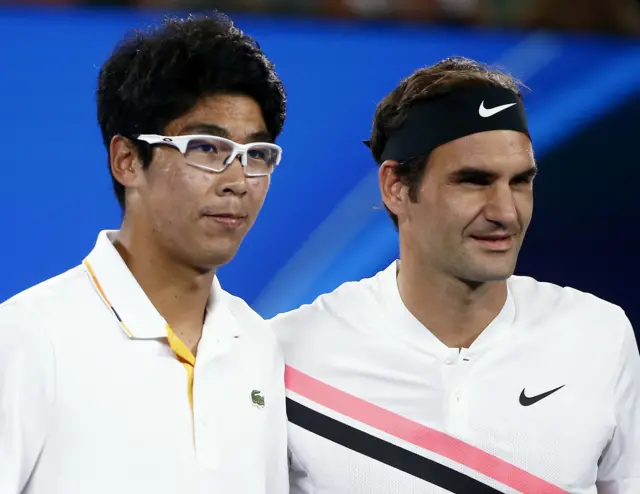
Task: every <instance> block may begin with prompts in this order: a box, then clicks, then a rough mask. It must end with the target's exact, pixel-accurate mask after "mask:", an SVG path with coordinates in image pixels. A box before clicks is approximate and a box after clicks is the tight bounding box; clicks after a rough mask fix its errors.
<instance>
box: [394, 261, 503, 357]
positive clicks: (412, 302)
mask: <svg viewBox="0 0 640 494" xmlns="http://www.w3.org/2000/svg"><path fill="white" fill-rule="evenodd" d="M407 257H408V258H404V257H403V259H402V262H401V264H400V270H399V273H398V290H399V291H400V297H401V298H402V301H403V303H404V304H405V306H406V307H407V309H408V310H409V312H411V313H412V314H413V316H414V317H415V318H416V319H418V320H419V321H420V322H421V323H422V324H423V325H424V326H425V327H426V328H428V330H429V331H431V333H433V334H434V335H435V336H436V338H438V339H439V340H440V341H441V342H442V343H444V344H445V345H446V346H448V347H449V348H469V346H471V344H472V343H473V342H474V341H475V340H476V338H478V336H479V335H480V333H482V331H484V329H485V328H486V327H487V326H488V325H489V324H490V323H491V321H493V320H494V319H495V318H496V317H497V316H498V314H499V313H500V311H501V310H502V307H503V306H504V304H505V302H506V299H507V284H506V282H505V281H499V282H490V283H484V284H482V285H479V286H470V285H469V284H467V283H465V282H464V281H461V280H458V279H455V278H454V277H452V276H446V275H445V274H443V273H436V272H435V271H433V270H431V269H429V268H428V267H425V266H424V265H422V264H421V263H420V262H415V261H416V260H415V259H412V258H411V257H410V256H407Z"/></svg>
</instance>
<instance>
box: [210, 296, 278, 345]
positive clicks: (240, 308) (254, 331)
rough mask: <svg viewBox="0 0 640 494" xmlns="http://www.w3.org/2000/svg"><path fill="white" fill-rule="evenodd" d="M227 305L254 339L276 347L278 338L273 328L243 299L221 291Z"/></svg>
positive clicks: (237, 320) (244, 329)
mask: <svg viewBox="0 0 640 494" xmlns="http://www.w3.org/2000/svg"><path fill="white" fill-rule="evenodd" d="M221 292H222V297H223V298H224V301H225V304H226V306H227V307H228V309H229V311H230V312H231V314H232V316H233V318H234V319H235V320H236V322H237V323H238V324H239V325H240V326H241V327H242V329H243V331H245V332H246V333H247V334H248V335H249V336H250V337H251V338H252V339H256V340H258V341H260V342H261V344H268V345H273V346H274V347H275V346H276V338H275V335H274V334H273V331H272V330H271V327H270V326H269V324H268V323H267V321H265V320H264V318H263V317H262V316H261V315H260V314H258V313H257V312H256V311H255V310H254V309H253V308H252V307H251V306H250V305H249V304H248V303H247V302H246V301H245V300H244V299H243V298H241V297H238V296H236V295H233V294H231V293H229V292H227V291H225V290H224V289H221Z"/></svg>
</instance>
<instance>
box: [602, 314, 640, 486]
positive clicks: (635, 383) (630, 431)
mask: <svg viewBox="0 0 640 494" xmlns="http://www.w3.org/2000/svg"><path fill="white" fill-rule="evenodd" d="M620 357H621V358H620V364H619V365H618V370H617V373H616V375H615V383H614V399H615V403H614V406H615V420H616V427H615V431H614V434H613V437H612V439H611V441H610V442H609V444H608V445H607V448H606V449H605V451H604V453H603V455H602V457H601V459H600V463H599V466H598V481H597V487H598V494H637V493H640V355H639V353H638V344H637V342H636V339H635V336H634V333H633V329H632V327H631V323H630V322H629V320H628V319H627V318H626V317H625V330H624V338H623V345H622V348H621V349H620Z"/></svg>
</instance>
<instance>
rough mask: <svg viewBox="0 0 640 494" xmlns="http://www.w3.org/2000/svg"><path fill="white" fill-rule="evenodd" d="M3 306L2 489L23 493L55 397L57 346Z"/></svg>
mask: <svg viewBox="0 0 640 494" xmlns="http://www.w3.org/2000/svg"><path fill="white" fill-rule="evenodd" d="M15 312H16V311H15V310H13V308H11V307H7V306H6V305H5V306H4V307H3V306H0V494H20V493H21V492H22V490H23V489H24V487H25V485H26V483H27V481H28V480H29V477H30V476H31V474H32V473H33V470H34V466H35V464H36V462H37V460H38V457H39V455H40V451H41V450H42V447H43V444H44V441H45V438H46V435H47V428H48V424H49V419H50V416H51V410H52V406H53V400H54V391H55V390H54V383H55V375H54V372H55V361H54V353H53V346H52V344H51V341H50V340H48V339H47V338H46V337H45V336H44V335H43V334H40V332H39V331H36V330H34V328H29V327H25V326H26V325H25V324H24V322H22V323H21V322H20V318H19V317H16V314H15Z"/></svg>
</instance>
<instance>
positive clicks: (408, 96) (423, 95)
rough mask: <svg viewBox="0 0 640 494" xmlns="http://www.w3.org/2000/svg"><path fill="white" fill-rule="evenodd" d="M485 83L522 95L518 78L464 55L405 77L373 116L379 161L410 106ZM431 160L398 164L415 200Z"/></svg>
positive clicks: (373, 143)
mask: <svg viewBox="0 0 640 494" xmlns="http://www.w3.org/2000/svg"><path fill="white" fill-rule="evenodd" d="M481 85H490V86H497V87H503V88H506V89H510V90H511V91H513V92H514V93H516V94H518V95H519V96H522V94H521V92H520V86H521V83H520V82H519V81H518V80H516V79H515V78H513V77H511V76H510V75H509V74H507V73H505V72H502V71H500V70H497V69H492V68H490V67H488V66H486V65H483V64H481V63H478V62H476V61H474V60H470V59H468V58H464V57H452V58H447V59H445V60H442V61H441V62H438V63H437V64H435V65H432V66H431V67H425V68H422V69H419V70H417V71H415V72H414V73H413V74H411V75H410V76H409V77H407V78H405V79H403V80H402V81H401V82H400V84H399V85H398V87H396V88H395V89H394V90H393V91H391V92H390V93H389V94H388V95H387V96H385V97H384V98H383V99H382V101H380V103H379V104H378V106H377V108H376V112H375V115H374V117H373V129H372V131H371V137H370V144H369V147H370V148H371V153H372V154H373V157H374V159H375V160H376V162H377V163H379V162H380V159H381V156H382V152H383V150H384V147H385V144H386V143H387V139H388V138H389V137H390V136H391V134H392V133H393V132H394V131H395V130H397V129H398V128H399V127H400V126H401V125H402V123H403V121H404V119H405V118H406V117H407V114H408V112H409V109H410V108H411V106H412V105H414V104H415V103H416V102H419V101H425V100H428V99H429V98H431V97H433V96H435V95H437V94H439V93H440V92H441V91H443V90H445V89H449V88H451V87H456V86H481ZM428 161H429V155H424V156H417V157H415V158H412V159H410V160H408V161H406V162H403V163H400V164H399V165H398V166H396V167H395V173H396V174H397V175H398V177H399V179H400V180H401V182H402V183H403V184H404V185H407V186H408V187H409V198H410V199H411V200H412V201H417V196H418V190H419V188H420V182H421V181H422V177H423V175H424V171H425V169H426V166H427V162H428ZM385 209H387V212H388V213H389V215H390V216H391V219H392V220H393V223H394V225H395V226H396V228H397V227H398V217H397V216H396V215H395V214H393V213H392V212H391V211H389V209H388V208H387V207H386V206H385Z"/></svg>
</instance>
